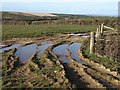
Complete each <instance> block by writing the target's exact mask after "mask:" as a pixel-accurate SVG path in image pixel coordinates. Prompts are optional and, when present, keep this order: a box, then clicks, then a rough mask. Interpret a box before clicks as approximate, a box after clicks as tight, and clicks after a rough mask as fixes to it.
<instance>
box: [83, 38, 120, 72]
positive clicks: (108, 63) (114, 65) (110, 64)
mask: <svg viewBox="0 0 120 90" xmlns="http://www.w3.org/2000/svg"><path fill="white" fill-rule="evenodd" d="M81 50H82V53H83V55H84V57H86V58H89V59H90V60H93V61H94V62H96V63H100V64H102V65H104V66H105V67H106V68H109V69H110V70H111V71H117V72H119V73H120V71H119V70H118V66H120V63H118V62H116V61H114V60H110V59H109V57H103V56H101V57H99V56H97V55H95V54H90V52H89V41H88V40H86V41H85V42H83V44H82V47H81Z"/></svg>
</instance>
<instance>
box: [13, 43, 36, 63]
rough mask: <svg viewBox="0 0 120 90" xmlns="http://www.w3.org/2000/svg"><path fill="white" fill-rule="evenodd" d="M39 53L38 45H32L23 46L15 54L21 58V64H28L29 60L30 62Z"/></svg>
mask: <svg viewBox="0 0 120 90" xmlns="http://www.w3.org/2000/svg"><path fill="white" fill-rule="evenodd" d="M36 52H37V45H36V44H31V45H27V46H22V47H20V48H18V49H17V51H16V52H15V54H14V55H15V56H16V57H19V61H20V63H23V64H24V63H26V62H27V61H28V60H30V59H31V58H32V57H33V56H34V55H35V54H36Z"/></svg>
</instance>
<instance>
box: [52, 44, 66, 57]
mask: <svg viewBox="0 0 120 90" xmlns="http://www.w3.org/2000/svg"><path fill="white" fill-rule="evenodd" d="M67 47H68V44H63V45H59V46H57V47H55V48H54V49H53V53H55V54H56V55H68V53H67V50H66V49H67Z"/></svg>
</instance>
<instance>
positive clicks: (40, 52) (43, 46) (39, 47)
mask: <svg viewBox="0 0 120 90" xmlns="http://www.w3.org/2000/svg"><path fill="white" fill-rule="evenodd" d="M52 45H53V44H50V43H49V44H43V45H41V46H38V53H37V58H38V59H40V54H42V53H43V52H44V51H45V49H47V48H48V47H49V46H52Z"/></svg>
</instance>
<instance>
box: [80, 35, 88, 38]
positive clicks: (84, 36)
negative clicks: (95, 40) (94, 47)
mask: <svg viewBox="0 0 120 90" xmlns="http://www.w3.org/2000/svg"><path fill="white" fill-rule="evenodd" d="M81 37H82V38H89V37H90V36H87V35H86V36H81Z"/></svg>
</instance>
